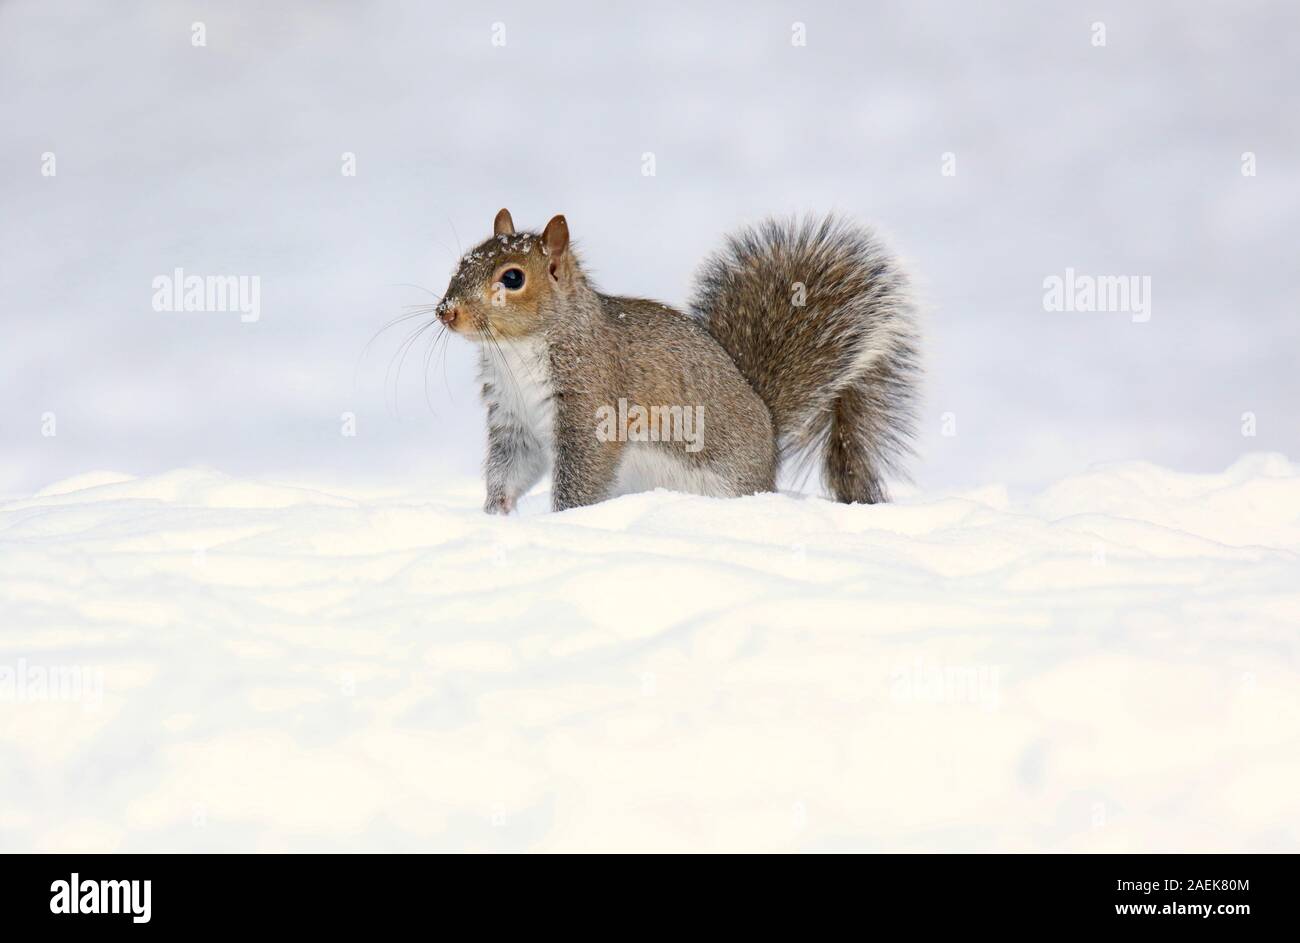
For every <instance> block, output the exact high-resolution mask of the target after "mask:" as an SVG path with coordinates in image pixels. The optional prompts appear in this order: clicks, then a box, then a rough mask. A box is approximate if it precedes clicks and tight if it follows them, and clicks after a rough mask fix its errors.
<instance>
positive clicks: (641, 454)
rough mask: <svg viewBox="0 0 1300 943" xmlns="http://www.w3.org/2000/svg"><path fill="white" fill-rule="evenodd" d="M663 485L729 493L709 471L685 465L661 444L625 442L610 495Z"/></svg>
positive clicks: (694, 491) (696, 491)
mask: <svg viewBox="0 0 1300 943" xmlns="http://www.w3.org/2000/svg"><path fill="white" fill-rule="evenodd" d="M655 488H667V489H668V490H669V491H684V492H686V493H687V494H703V495H709V496H712V497H729V496H731V492H730V491H729V490H728V489H727V488H726V487H725V486H724V484H723V482H722V479H720V478H719V477H718V476H717V475H715V474H714V473H713V472H710V471H707V470H706V469H702V468H695V467H692V466H691V465H688V464H687V463H686V462H684V461H683V460H682V459H680V458H678V457H677V456H676V455H674V454H673V453H672V452H670V451H669V450H667V449H665V448H663V447H662V446H658V445H655V444H653V443H646V442H629V443H628V444H627V445H626V446H624V447H623V457H622V458H621V459H620V460H619V463H618V477H617V479H616V480H615V482H614V494H615V495H622V494H636V493H638V492H641V491H653V490H654V489H655Z"/></svg>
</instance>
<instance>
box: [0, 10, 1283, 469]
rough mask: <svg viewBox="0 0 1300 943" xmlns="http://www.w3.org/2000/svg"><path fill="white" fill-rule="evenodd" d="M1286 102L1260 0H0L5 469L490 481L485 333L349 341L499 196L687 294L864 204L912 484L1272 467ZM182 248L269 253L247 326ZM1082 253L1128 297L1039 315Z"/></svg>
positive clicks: (611, 274)
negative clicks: (789, 236)
mask: <svg viewBox="0 0 1300 943" xmlns="http://www.w3.org/2000/svg"><path fill="white" fill-rule="evenodd" d="M196 23H201V24H202V29H201V31H200V32H201V33H202V38H203V40H204V41H205V45H195V44H194V42H195V38H196V36H197V35H198V33H197V32H196V29H195V24H196ZM796 24H802V26H801V27H800V26H798V25H796ZM1096 24H1101V25H1102V27H1103V29H1104V45H1100V44H1098V39H1099V37H1102V34H1101V33H1100V32H1099V30H1098V29H1097V25H1096ZM801 30H802V34H801V33H800V31H801ZM800 35H802V36H803V37H806V45H798V44H796V42H794V41H792V40H797V38H798V37H799V36H800ZM1297 114H1300V7H1297V6H1296V5H1294V4H1288V3H1284V2H1280V0H1279V2H1274V3H1236V4H1231V5H1228V4H1211V3H1187V2H1172V0H1171V2H1164V3H1147V4H1141V5H1140V6H1139V5H1133V4H1118V3H1117V4H1110V5H1107V4H1095V3H1042V2H1028V0H1027V2H1023V3H992V4H969V3H962V2H958V0H952V2H920V3H918V2H897V3H862V2H855V3H842V4H836V3H818V2H811V0H802V2H784V3H757V2H745V3H740V2H735V3H729V4H721V3H719V4H701V3H683V4H677V3H670V2H660V3H655V4H635V5H615V4H607V3H596V2H592V3H578V2H574V3H558V2H557V3H550V4H537V3H511V2H499V3H496V4H494V5H492V6H491V8H488V7H484V6H482V5H480V4H472V3H456V4H448V3H416V2H411V3H400V2H376V3H368V4H364V5H362V4H355V3H343V2H338V3H276V4H267V3H259V2H246V3H238V2H219V3H218V2H169V3H161V2H158V3H131V2H122V3H113V4H105V3H67V2H36V0H19V2H13V0H11V2H7V3H0V127H3V129H4V131H3V136H2V137H0V318H3V331H2V333H0V442H3V448H0V492H3V493H5V494H19V493H24V492H29V491H32V490H35V489H37V488H40V487H42V486H45V485H48V484H50V483H51V482H53V481H56V480H58V479H60V478H64V477H67V476H70V475H74V474H77V473H81V472H86V471H90V470H92V469H110V470H115V471H122V472H127V473H132V474H148V473H154V472H158V471H162V470H165V469H169V468H173V467H177V466H188V465H206V466H212V467H215V468H217V469H220V470H222V471H226V472H229V473H232V474H239V475H245V474H249V475H265V476H285V477H287V476H295V477H299V478H302V479H305V480H310V481H320V482H328V481H333V480H356V479H364V480H367V481H394V482H397V481H401V482H403V483H412V482H414V483H419V484H421V486H423V487H428V488H437V487H438V483H439V480H440V479H450V478H452V477H456V476H464V475H473V474H475V473H476V470H477V467H478V464H479V461H480V455H481V451H482V445H483V435H484V434H483V429H482V420H481V409H480V407H479V405H478V400H477V395H476V389H475V384H474V382H473V351H472V349H471V348H470V347H469V345H468V344H466V343H464V342H462V341H460V340H459V339H457V338H452V339H451V340H452V343H450V344H449V345H447V346H446V347H445V349H444V348H439V349H438V350H436V351H433V356H431V357H429V358H428V360H427V363H426V355H427V353H428V351H427V348H426V347H425V346H424V341H425V339H426V338H427V337H428V335H426V336H425V338H421V339H419V340H418V341H417V343H416V344H415V345H414V346H412V348H411V350H410V354H409V356H408V357H407V358H406V361H405V364H404V367H403V369H402V370H401V371H400V375H398V376H396V377H395V376H394V371H395V369H396V365H395V363H394V357H395V356H396V355H397V354H398V352H399V350H400V347H401V343H402V341H403V339H404V338H405V337H406V336H407V334H408V333H409V330H408V329H409V328H411V327H414V326H416V322H410V323H408V324H407V325H399V326H398V327H396V328H393V329H391V330H389V331H387V332H384V333H381V334H380V335H379V337H378V338H377V339H376V340H375V342H374V344H373V345H372V346H371V347H370V348H369V350H368V352H366V353H365V355H364V356H363V351H364V350H365V348H366V345H367V342H368V341H370V340H371V338H372V337H373V336H374V335H375V333H376V332H377V331H379V330H380V329H381V328H382V327H383V326H384V325H385V324H386V323H387V322H389V321H390V320H392V319H393V318H395V317H397V316H398V315H400V314H402V312H403V308H402V306H403V305H408V304H420V303H425V302H427V301H428V300H429V298H430V295H429V294H428V293H426V291H425V290H427V292H432V293H438V292H440V291H441V290H442V289H443V287H444V286H445V284H446V280H447V276H448V274H449V272H450V270H451V267H452V265H453V263H454V261H455V259H456V257H457V255H458V252H459V250H461V249H468V248H469V247H470V246H471V245H472V244H473V243H475V242H477V241H479V240H480V239H482V238H484V237H485V236H486V235H487V234H488V233H489V232H490V226H491V221H492V217H493V214H494V213H495V212H496V210H497V209H498V208H499V207H501V206H508V207H509V208H510V209H511V211H512V212H513V214H514V218H515V221H516V224H517V225H519V226H521V227H530V228H532V227H540V226H541V225H542V224H544V222H545V221H546V219H547V218H549V216H551V215H552V214H554V213H557V212H563V213H565V214H566V215H567V217H568V220H569V224H570V227H571V229H572V231H573V234H574V238H575V239H576V240H577V242H578V243H579V246H580V247H581V248H582V249H583V250H584V252H585V257H586V260H587V262H588V264H589V266H590V268H591V269H592V270H593V271H594V274H595V276H596V278H597V280H598V282H599V283H600V285H601V287H602V288H604V289H605V290H607V291H614V292H618V293H626V294H640V295H647V296H651V297H655V298H659V299H662V300H664V301H667V302H670V303H674V304H678V305H682V304H684V303H685V302H686V299H687V298H688V296H689V292H690V284H691V278H692V274H693V272H694V269H695V267H696V266H697V265H698V263H699V262H700V261H701V259H702V258H703V256H704V255H705V254H706V253H707V252H708V251H709V250H710V249H711V248H712V247H714V246H715V245H716V244H717V243H718V242H719V240H720V238H721V237H722V235H723V234H724V233H725V232H726V231H727V230H729V229H731V228H733V227H735V226H737V225H739V224H741V223H744V222H749V221H754V220H756V219H758V218H760V217H761V216H763V215H765V214H769V213H793V212H803V211H818V212H821V211H828V210H835V211H838V212H841V213H844V214H846V215H849V216H852V217H854V218H857V219H861V220H864V221H871V222H873V223H875V224H877V225H878V226H879V227H880V228H881V229H882V230H883V231H884V232H885V233H886V234H887V235H888V236H889V237H890V238H891V240H892V241H893V243H894V244H895V246H896V247H897V248H898V250H899V251H900V252H901V253H902V254H903V255H904V256H905V257H906V258H907V259H908V260H909V261H910V264H911V266H912V267H913V269H914V271H915V272H916V274H917V276H918V279H919V282H920V285H921V286H922V291H923V296H924V299H925V302H926V307H927V340H926V347H927V353H928V367H929V375H928V381H927V387H926V396H925V408H924V414H923V417H922V440H921V443H920V451H921V455H920V458H919V459H918V461H917V462H916V463H915V466H914V467H915V472H916V474H915V479H916V482H917V484H918V485H919V486H921V487H924V488H943V487H961V486H967V485H976V484H982V483H986V482H993V481H999V482H1006V483H1009V484H1010V485H1012V486H1016V487H1022V486H1023V487H1029V486H1033V485H1036V484H1038V483H1041V482H1043V481H1046V480H1049V479H1052V478H1056V477H1059V476H1062V475H1065V474H1068V473H1071V472H1074V471H1077V470H1079V469H1081V468H1083V467H1085V466H1087V465H1088V464H1090V463H1095V462H1104V461H1111V460H1122V459H1149V460H1152V461H1155V462H1159V463H1161V464H1164V465H1168V466H1171V467H1173V468H1176V469H1180V470H1186V471H1208V470H1219V469H1222V468H1223V467H1225V466H1226V465H1228V464H1229V463H1230V462H1231V461H1232V460H1233V459H1234V458H1235V457H1237V456H1239V455H1240V454H1242V453H1243V452H1247V451H1280V452H1284V453H1287V454H1289V455H1290V456H1291V457H1292V458H1295V457H1297V456H1298V455H1300V423H1298V422H1297V419H1296V408H1297V401H1300V379H1297V367H1298V364H1297V352H1298V351H1300V344H1298V341H1300V311H1298V310H1297V309H1298V307H1300V303H1298V301H1297V299H1298V298H1300V267H1298V266H1297V258H1296V257H1297V246H1298V245H1300V238H1298V237H1300V225H1298V223H1300V130H1298V123H1297ZM647 153H649V154H653V155H654V170H655V173H654V175H653V176H647V175H645V174H644V173H643V168H644V167H645V166H646V164H645V157H644V155H646V154H647ZM345 154H351V155H354V156H355V175H352V176H349V175H346V174H345V173H343V170H344V165H345V157H344V155H345ZM1245 154H1251V155H1254V157H1253V160H1254V164H1255V174H1254V175H1253V176H1251V175H1248V174H1244V173H1243V167H1244V166H1246V164H1244V163H1243V155H1245ZM48 155H53V158H54V164H53V167H54V168H56V172H55V173H54V175H52V176H51V175H48V173H43V171H47V170H48V169H49V167H50V161H49V157H48ZM945 170H947V171H949V173H947V174H945ZM953 171H955V172H953ZM176 268H182V269H183V270H184V271H185V272H186V273H187V274H200V275H256V276H258V277H259V278H260V284H261V298H260V318H259V320H257V321H256V322H254V323H245V322H244V321H242V320H241V318H240V315H239V314H238V313H237V312H189V313H183V312H180V313H178V312H159V311H156V310H154V308H153V305H152V299H153V287H152V282H153V279H154V278H155V277H157V276H160V275H169V274H171V273H172V272H173V270H174V269H176ZM1067 268H1072V269H1074V270H1075V271H1076V272H1079V273H1089V274H1107V275H1134V276H1149V277H1150V279H1151V299H1150V302H1151V317H1150V320H1149V321H1146V322H1144V323H1134V321H1133V319H1132V317H1131V316H1130V315H1129V314H1127V313H1124V312H1091V313H1089V312H1054V311H1046V310H1044V304H1043V295H1044V279H1046V278H1048V277H1050V276H1053V275H1057V276H1063V275H1064V273H1065V270H1066V269H1067ZM412 286H420V287H412ZM421 289H425V290H421ZM429 333H430V334H431V333H432V332H429ZM1247 413H1249V414H1251V417H1253V419H1252V421H1253V426H1254V428H1253V431H1254V432H1255V435H1253V436H1249V435H1243V425H1244V421H1243V415H1244V414H1247ZM344 414H350V415H351V416H353V417H355V432H356V434H355V436H352V435H344V434H343V432H344V430H345V428H346V426H345V420H344V419H343V417H344ZM51 420H53V421H52V422H51ZM1249 424H1250V423H1249V422H1247V423H1245V425H1246V426H1247V428H1248V427H1249ZM51 432H53V433H54V434H50V433H51Z"/></svg>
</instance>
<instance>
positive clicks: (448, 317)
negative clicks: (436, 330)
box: [438, 306, 460, 327]
mask: <svg viewBox="0 0 1300 943" xmlns="http://www.w3.org/2000/svg"><path fill="white" fill-rule="evenodd" d="M438 320H439V321H441V322H442V323H443V324H445V325H447V326H448V327H451V326H452V325H453V324H455V323H456V322H457V321H458V320H460V308H457V307H454V306H453V307H450V308H443V309H442V310H441V311H439V312H438Z"/></svg>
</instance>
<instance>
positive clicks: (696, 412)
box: [435, 209, 920, 514]
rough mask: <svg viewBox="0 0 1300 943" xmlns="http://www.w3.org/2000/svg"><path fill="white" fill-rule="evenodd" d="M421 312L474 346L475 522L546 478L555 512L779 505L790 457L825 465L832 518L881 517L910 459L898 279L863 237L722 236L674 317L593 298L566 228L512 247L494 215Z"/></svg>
mask: <svg viewBox="0 0 1300 943" xmlns="http://www.w3.org/2000/svg"><path fill="white" fill-rule="evenodd" d="M435 310H436V313H437V317H438V319H439V320H440V321H441V322H442V323H443V324H444V325H445V326H446V327H447V328H449V329H450V330H452V331H454V332H456V333H458V334H461V335H464V336H465V337H467V338H470V339H472V340H474V341H476V342H477V343H478V345H479V359H480V373H481V380H482V383H483V388H482V395H483V400H484V402H485V403H486V404H487V421H488V453H487V460H486V462H485V466H484V476H485V478H486V484H487V501H486V503H485V506H484V509H485V510H486V511H488V512H489V513H502V514H505V513H509V512H510V511H511V510H513V509H514V507H515V504H516V502H517V501H518V500H519V498H520V497H522V496H523V495H524V494H525V493H526V492H527V491H528V490H529V489H530V488H531V487H532V486H533V485H534V484H536V483H537V482H538V481H539V480H540V479H541V477H542V475H544V474H545V473H546V471H547V469H548V468H550V469H553V487H552V506H553V508H554V509H555V510H557V511H559V510H564V509H567V508H572V507H579V506H582V505H588V504H594V503H596V502H598V501H602V500H604V499H605V498H608V497H612V496H614V495H616V494H621V493H627V492H630V491H639V490H648V489H651V488H655V487H667V488H671V489H673V490H678V491H689V492H694V493H698V494H704V495H712V496H718V497H730V496H738V495H745V494H753V493H755V492H762V491H774V490H775V489H776V476H777V470H778V468H779V466H780V465H781V463H782V462H783V461H789V460H790V459H792V458H794V457H796V456H805V457H807V458H809V459H812V460H815V461H819V464H820V466H821V473H822V481H823V483H824V485H825V487H826V489H827V491H829V492H830V494H831V495H833V496H834V497H835V499H836V500H837V501H842V502H845V503H853V502H865V503H875V502H879V501H885V500H887V495H886V492H885V485H884V482H883V476H884V475H885V474H887V473H888V474H894V473H899V472H900V471H901V466H900V462H901V460H902V459H903V458H904V457H905V456H906V455H907V454H909V453H910V451H911V449H910V440H911V438H912V436H913V432H914V422H915V417H914V409H915V403H916V393H917V382H918V379H919V373H920V367H919V359H918V345H919V336H918V330H917V323H916V320H917V319H916V306H915V304H914V302H913V301H912V298H911V293H910V290H909V284H908V279H907V276H906V275H905V273H904V272H903V270H902V268H901V266H900V265H899V263H898V261H897V260H896V259H895V258H894V257H893V256H892V255H891V254H890V253H889V252H887V251H886V250H885V248H884V247H883V245H882V244H881V242H880V241H879V240H878V239H877V238H876V236H875V235H874V234H873V233H872V232H871V231H870V230H868V229H866V228H863V227H860V226H855V225H852V224H849V223H845V222H843V221H840V220H837V219H835V218H833V217H827V218H825V219H821V220H811V219H810V220H807V221H804V222H802V223H801V222H797V221H793V220H791V221H778V220H768V221H767V222H764V223H763V224H761V225H759V226H758V227H755V228H748V229H744V230H742V231H740V232H739V233H736V234H734V235H732V236H731V237H730V238H728V239H727V240H726V242H725V243H724V245H723V247H722V249H721V250H719V251H718V252H717V253H715V254H714V255H713V256H712V257H711V258H709V259H708V260H706V262H705V263H704V265H703V268H702V269H701V271H700V274H699V277H698V283H697V285H696V288H695V293H694V297H693V299H692V301H691V304H690V314H689V315H687V314H684V313H682V312H680V311H677V310H674V309H673V308H670V307H668V306H667V305H664V304H660V303H659V302H657V301H648V300H644V299H641V298H624V297H619V296H616V295H606V294H603V293H602V292H600V291H598V290H597V289H596V288H595V287H594V286H593V285H592V283H591V280H590V279H589V278H588V277H587V275H586V274H585V273H584V271H583V267H582V264H581V262H580V260H579V259H578V257H577V255H576V253H575V251H574V249H573V246H572V245H570V242H569V227H568V223H567V222H566V221H565V218H564V217H563V216H556V217H554V218H553V219H552V220H551V221H550V222H549V223H547V225H546V228H545V230H543V231H542V233H540V234H537V233H532V232H516V231H515V227H514V222H513V220H512V219H511V217H510V213H509V212H508V211H507V210H504V209H503V210H501V211H500V212H499V213H497V216H496V220H495V221H494V224H493V235H492V237H491V238H489V239H486V240H484V241H483V242H482V243H481V244H479V245H478V246H477V247H475V248H474V249H473V250H471V251H470V252H469V253H467V254H466V255H465V256H464V258H462V259H461V260H460V262H459V265H458V266H457V269H456V271H455V273H454V274H453V275H452V278H451V282H450V284H449V285H448V286H447V291H446V294H445V295H444V297H443V298H442V300H441V301H440V302H439V304H438V305H437V307H436V309H435Z"/></svg>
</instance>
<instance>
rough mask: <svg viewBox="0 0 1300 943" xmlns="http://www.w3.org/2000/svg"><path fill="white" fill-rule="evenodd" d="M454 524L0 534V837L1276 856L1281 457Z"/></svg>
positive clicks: (470, 496)
mask: <svg viewBox="0 0 1300 943" xmlns="http://www.w3.org/2000/svg"><path fill="white" fill-rule="evenodd" d="M480 503H481V496H480V494H479V486H478V485H477V483H475V482H473V481H470V480H464V481H457V482H455V483H454V484H451V485H449V484H448V483H447V482H439V483H437V486H436V487H434V486H432V485H431V486H430V487H428V488H427V489H425V490H423V491H419V492H411V493H398V492H394V491H388V492H378V491H369V492H367V491H362V490H348V489H347V488H340V487H331V488H330V489H328V490H321V489H316V488H310V487H305V486H302V485H294V484H283V483H267V482H262V481H255V480H244V479H236V478H231V477H228V476H226V475H223V474H221V473H218V472H215V471H210V470H203V469H187V470H179V471H174V472H171V473H167V474H162V475H158V476H154V477H145V478H134V477H129V476H124V475H114V474H92V475H85V476H80V477H78V478H76V479H72V480H68V481H64V482H61V483H59V484H57V485H55V486H52V487H50V488H46V489H44V490H43V491H41V492H39V493H37V494H36V495H34V496H32V497H29V498H26V499H21V500H11V501H9V502H7V503H5V504H3V505H0V624H2V625H3V631H2V632H0V646H2V649H0V785H2V788H0V847H2V848H3V849H4V850H7V851H22V850H37V851H149V850H267V851H273V850H289V849H293V850H316V849H320V850H351V849H358V850H360V849H385V850H401V849H406V850H417V849H422V850H423V849H427V850H433V849H454V850H516V849H517V850H545V851H573V850H599V849H643V850H742V851H747V850H815V849H846V850H847V849H859V850H903V851H939V850H943V851H953V850H978V851H988V850H994V851H1020V850H1030V851H1192V850H1195V851H1215V850H1223V851H1265V850H1280V851H1296V850H1300V841H1298V838H1300V696H1298V694H1297V692H1300V672H1298V670H1297V657H1296V640H1297V632H1296V630H1297V626H1298V625H1300V556H1298V555H1297V554H1298V552H1300V473H1298V472H1297V469H1296V467H1295V466H1293V465H1292V464H1290V463H1288V461H1287V460H1285V459H1284V458H1282V457H1280V456H1277V455H1263V454H1257V455H1249V456H1246V457H1244V458H1242V459H1241V460H1239V461H1238V462H1236V463H1235V464H1234V465H1232V467H1230V468H1229V469H1228V470H1227V471H1226V472H1224V473H1222V474H1214V475H1188V474H1179V473H1175V472H1171V471H1167V470H1164V469H1161V468H1159V467H1155V466H1152V465H1148V464H1140V463H1131V464H1121V465H1113V466H1104V467H1099V468H1094V469H1092V470H1089V471H1088V472H1086V473H1084V474H1080V475H1077V476H1074V477H1070V478H1067V479H1065V480H1062V481H1060V482H1058V483H1056V484H1054V485H1053V486H1051V487H1049V488H1047V489H1046V490H1044V491H1042V492H1040V493H1038V494H1035V495H1032V496H1026V497H1013V496H1009V495H1008V493H1007V490H1006V489H1005V488H1002V487H988V488H984V489H980V490H975V491H969V492H962V493H944V494H938V493H935V494H926V493H921V494H913V495H911V496H908V497H905V498H904V499H902V500H900V501H899V502H898V503H896V504H893V505H889V506H879V507H864V506H854V507H846V506H840V505H835V504H833V503H830V502H827V501H824V500H822V499H819V498H813V497H800V496H794V495H785V494H775V495H763V496H756V497H751V498H745V499H740V500H715V499H706V498H699V497H693V496H686V495H680V494H672V493H667V492H662V491H660V492H655V493H651V494H643V495H634V496H629V497H624V498H619V499H617V500H614V501H609V502H607V503H604V504H601V505H599V506H595V507H590V508H584V509H579V510H574V511H569V512H566V513H562V514H552V513H549V512H548V511H547V510H546V508H547V495H545V494H543V493H539V494H534V495H533V496H530V497H529V498H528V499H526V500H525V502H524V503H523V507H522V513H521V514H520V515H517V516H513V517H511V518H508V519H500V518H493V517H488V516H486V515H484V514H483V513H482V511H481V510H480ZM68 669H75V671H76V672H80V674H75V675H74V676H75V677H79V678H80V679H81V680H82V682H83V684H82V687H81V689H80V691H79V692H75V691H72V692H70V690H64V691H62V692H61V693H59V694H58V696H55V693H56V692H55V691H54V689H53V686H52V685H51V686H47V687H46V688H45V689H44V694H43V695H42V694H41V693H40V690H39V689H37V688H35V687H34V685H35V679H36V678H37V676H39V675H42V673H44V676H45V677H53V676H54V675H55V673H56V672H57V671H59V670H65V672H66V670H68ZM64 677H68V675H67V674H65V675H64ZM91 679H98V680H99V681H100V682H102V689H101V688H98V687H96V685H95V684H94V683H92V680H91Z"/></svg>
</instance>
